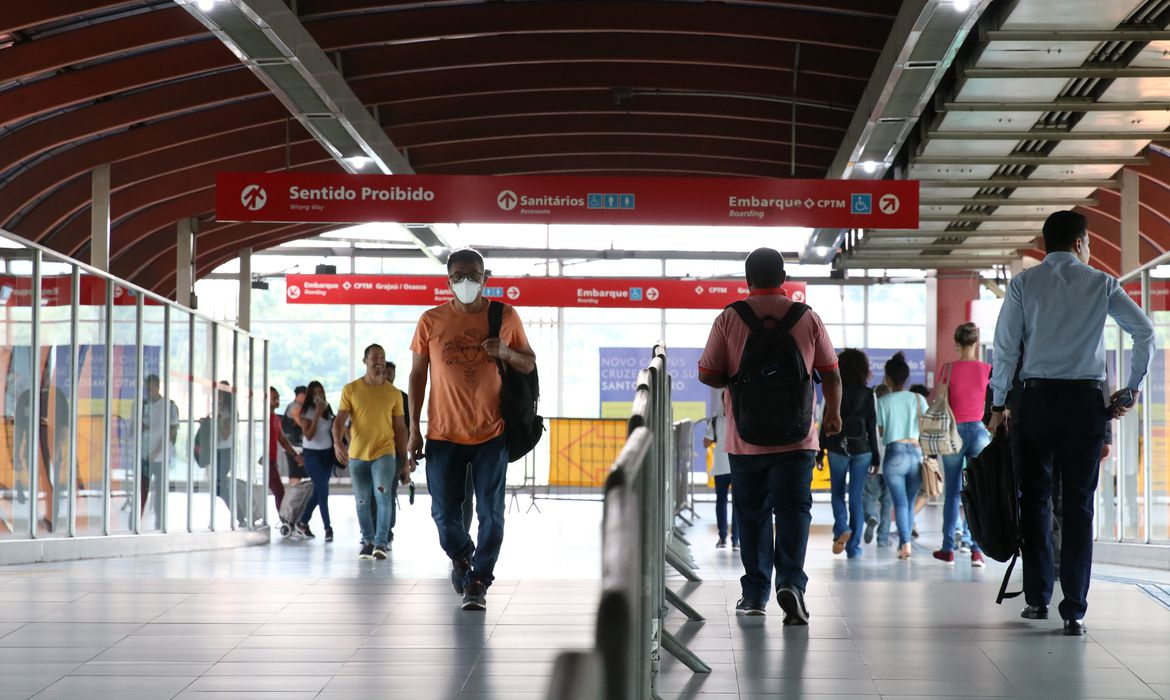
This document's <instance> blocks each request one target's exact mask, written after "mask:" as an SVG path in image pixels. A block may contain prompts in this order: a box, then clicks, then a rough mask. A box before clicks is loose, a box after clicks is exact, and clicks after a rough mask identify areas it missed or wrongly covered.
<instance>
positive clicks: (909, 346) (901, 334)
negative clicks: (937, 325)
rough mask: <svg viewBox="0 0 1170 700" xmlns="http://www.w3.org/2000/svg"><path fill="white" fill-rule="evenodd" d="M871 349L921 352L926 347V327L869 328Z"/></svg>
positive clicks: (868, 344) (869, 345)
mask: <svg viewBox="0 0 1170 700" xmlns="http://www.w3.org/2000/svg"><path fill="white" fill-rule="evenodd" d="M866 345H867V346H868V347H871V348H893V349H897V350H921V349H923V348H925V347H926V326H872V325H871V326H870V327H869V342H868V343H866Z"/></svg>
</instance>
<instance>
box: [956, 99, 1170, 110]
mask: <svg viewBox="0 0 1170 700" xmlns="http://www.w3.org/2000/svg"><path fill="white" fill-rule="evenodd" d="M1167 109H1170V105H1167V104H1166V103H1165V102H1144V101H1130V102H1090V101H1089V100H1071V99H1061V100H1052V101H1051V102H943V103H942V106H941V107H939V110H940V111H942V112H1049V111H1051V112H1143V111H1151V112H1165V111H1166V110H1167Z"/></svg>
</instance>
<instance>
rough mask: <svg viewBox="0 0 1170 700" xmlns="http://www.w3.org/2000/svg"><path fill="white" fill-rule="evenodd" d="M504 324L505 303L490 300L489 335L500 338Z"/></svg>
mask: <svg viewBox="0 0 1170 700" xmlns="http://www.w3.org/2000/svg"><path fill="white" fill-rule="evenodd" d="M503 325H504V305H503V304H501V303H500V302H498V301H489V302H488V337H489V338H499V337H500V328H501V327H502V326H503Z"/></svg>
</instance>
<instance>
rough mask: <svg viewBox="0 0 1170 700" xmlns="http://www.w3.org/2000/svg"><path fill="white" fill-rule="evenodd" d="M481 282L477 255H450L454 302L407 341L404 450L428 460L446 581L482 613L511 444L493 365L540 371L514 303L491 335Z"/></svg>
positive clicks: (496, 550)
mask: <svg viewBox="0 0 1170 700" xmlns="http://www.w3.org/2000/svg"><path fill="white" fill-rule="evenodd" d="M487 278H488V273H487V272H486V271H485V270H484V265H483V257H482V256H481V255H480V254H479V253H478V252H476V251H474V250H472V249H470V248H466V249H463V250H457V251H455V252H454V253H451V256H450V257H449V258H447V286H448V287H450V289H451V291H452V292H453V293H454V294H455V298H454V299H452V300H451V301H450V302H448V303H446V304H443V305H442V306H437V307H435V308H433V309H430V310H429V311H427V312H426V313H424V314H423V315H422V318H420V319H419V322H418V327H417V329H416V330H415V334H414V340H413V341H412V342H411V344H410V349H411V350H412V351H413V352H414V365H413V367H412V368H411V370H410V439H409V442H408V444H407V451H408V453H409V458H410V462H411V466H412V468H413V466H414V465H415V464H417V462H418V460H420V459H424V458H425V459H426V471H427V490H428V491H430V494H431V517H432V518H434V520H435V526H436V527H437V528H438V529H439V544H440V545H441V546H442V547H443V551H444V552H446V553H447V556H448V557H450V558H451V585H452V587H453V588H454V589H455V592H456V593H461V594H463V609H464V610H485V609H487V601H486V595H487V589H488V587H489V586H491V584H492V580H493V579H494V576H493V575H492V572H493V571H494V570H495V567H496V560H497V559H499V557H500V545H501V544H502V543H503V541H504V484H505V480H506V477H507V472H508V450H507V447H506V446H505V444H504V418H503V415H502V414H501V413H500V390H501V387H502V382H501V379H500V372H499V369H498V368H497V365H496V361H497V360H499V361H501V362H504V363H506V364H507V365H508V366H510V367H511V368H512V369H514V370H516V371H517V372H520V373H523V374H528V373H530V372H532V371H533V370H534V369H535V368H536V355H535V353H533V352H532V348H531V347H529V345H528V338H527V337H526V336H525V335H524V326H523V325H522V324H521V323H520V316H519V315H517V313H516V310H515V309H513V308H512V307H511V306H507V305H505V306H504V315H503V322H502V324H501V326H500V337H498V338H488V300H487V299H484V298H483V287H484V283H485V282H486V281H487ZM428 375H429V378H430V383H431V395H430V402H429V403H428V404H427V435H426V450H425V454H424V450H423V435H422V431H421V428H420V420H419V419H420V417H421V415H422V407H423V395H424V394H425V392H426V388H427V379H428ZM469 464H470V465H471V474H472V481H473V482H474V485H475V505H476V511H475V512H476V515H477V516H478V517H479V532H478V533H477V535H478V538H477V542H475V543H473V542H472V541H471V536H470V535H469V534H468V533H467V531H465V530H464V528H463V502H464V491H463V486H464V480H465V479H466V475H467V466H468V465H469Z"/></svg>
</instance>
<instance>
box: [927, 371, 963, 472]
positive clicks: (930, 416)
mask: <svg viewBox="0 0 1170 700" xmlns="http://www.w3.org/2000/svg"><path fill="white" fill-rule="evenodd" d="M951 367H952V365H949V364H948V365H947V367H946V375H947V378H946V380H945V381H944V382H943V383H942V384H941V385H940V386H939V391H938V396H936V397H935V398H934V401H931V402H930V404H929V405H927V407H926V411H925V412H923V413H920V414H919V416H918V444H920V445H922V452H923V454H928V455H955V454H959V452H961V451H962V450H963V439H962V438H961V437H959V425H958V423H956V422H955V414H954V412H953V411H951V404H950V401H949V400H948V396H949V394H950V384H951ZM915 405H918V404H917V403H916V404H915Z"/></svg>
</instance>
